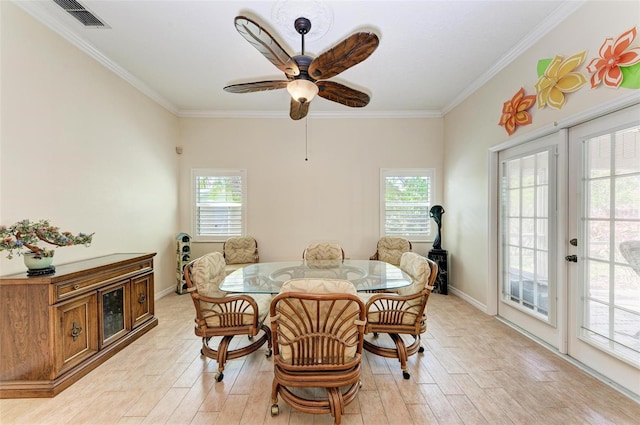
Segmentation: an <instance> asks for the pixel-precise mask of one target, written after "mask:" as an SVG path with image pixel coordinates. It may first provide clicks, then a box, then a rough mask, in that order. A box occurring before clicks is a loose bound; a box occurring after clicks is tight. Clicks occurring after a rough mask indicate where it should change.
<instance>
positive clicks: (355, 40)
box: [308, 32, 380, 80]
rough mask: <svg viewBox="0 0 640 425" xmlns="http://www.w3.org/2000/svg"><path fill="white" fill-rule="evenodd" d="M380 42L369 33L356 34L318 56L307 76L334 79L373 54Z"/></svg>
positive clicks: (310, 66) (318, 78) (317, 78)
mask: <svg viewBox="0 0 640 425" xmlns="http://www.w3.org/2000/svg"><path fill="white" fill-rule="evenodd" d="M379 43H380V40H379V39H378V36H377V35H375V34H374V33H371V32H357V33H355V34H352V35H350V36H349V37H347V38H345V39H344V40H343V41H341V42H340V43H338V44H336V45H335V46H334V47H332V48H331V49H330V50H327V51H326V52H324V53H322V54H320V56H318V57H317V58H315V59H314V60H313V61H312V62H311V65H309V70H308V72H309V75H310V76H311V77H312V78H314V79H316V80H327V79H329V78H331V77H335V76H336V75H338V74H340V73H341V72H342V71H344V70H345V69H348V68H351V67H352V66H354V65H357V64H359V63H360V62H362V61H363V60H365V59H366V58H368V57H369V56H371V53H373V52H374V51H375V50H376V48H377V47H378V44H379Z"/></svg>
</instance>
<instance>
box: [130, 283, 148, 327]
mask: <svg viewBox="0 0 640 425" xmlns="http://www.w3.org/2000/svg"><path fill="white" fill-rule="evenodd" d="M131 314H132V316H133V327H134V328H135V327H136V326H138V325H140V324H141V323H144V322H146V321H147V320H148V319H150V318H151V317H153V273H151V274H148V275H145V276H140V277H137V278H134V279H132V281H131Z"/></svg>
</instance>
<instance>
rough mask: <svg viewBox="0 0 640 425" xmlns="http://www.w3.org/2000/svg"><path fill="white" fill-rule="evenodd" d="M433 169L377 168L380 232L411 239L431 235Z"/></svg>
mask: <svg viewBox="0 0 640 425" xmlns="http://www.w3.org/2000/svg"><path fill="white" fill-rule="evenodd" d="M433 175H434V171H433V169H411V170H408V169H382V170H381V171H380V177H381V178H380V188H381V191H382V193H381V194H380V199H381V202H380V221H381V223H380V233H381V235H393V236H403V237H406V238H408V239H411V240H414V241H426V240H428V239H429V238H430V237H431V223H430V218H429V209H430V208H431V203H432V199H433Z"/></svg>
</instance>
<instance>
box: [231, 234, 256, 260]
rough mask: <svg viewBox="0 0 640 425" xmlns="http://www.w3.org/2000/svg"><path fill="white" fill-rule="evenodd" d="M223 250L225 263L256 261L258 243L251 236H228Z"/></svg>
mask: <svg viewBox="0 0 640 425" xmlns="http://www.w3.org/2000/svg"><path fill="white" fill-rule="evenodd" d="M223 250H224V258H225V260H226V262H227V264H243V263H255V262H257V252H258V244H257V242H256V240H255V239H254V238H253V237H251V236H242V237H234V238H229V239H227V240H226V242H225V243H224V248H223Z"/></svg>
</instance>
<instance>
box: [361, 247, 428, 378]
mask: <svg viewBox="0 0 640 425" xmlns="http://www.w3.org/2000/svg"><path fill="white" fill-rule="evenodd" d="M400 268H401V269H402V270H403V271H404V272H405V273H406V274H408V275H409V276H411V279H412V284H411V285H409V286H406V287H402V288H398V290H397V293H379V294H373V295H369V294H367V295H365V296H364V297H366V299H367V302H366V309H367V325H366V328H365V333H366V334H367V337H366V338H365V341H364V349H365V350H367V351H369V352H371V353H373V354H377V355H379V356H383V357H388V358H397V359H398V361H400V367H401V369H402V376H403V377H404V378H405V379H409V378H410V376H411V375H410V374H409V372H408V371H407V359H408V358H409V356H412V355H413V354H415V353H416V352H420V353H422V352H423V351H424V348H423V347H421V346H420V334H422V333H424V332H425V331H426V330H427V317H426V312H425V311H426V306H427V301H428V300H429V295H430V294H431V291H432V290H433V283H434V281H435V279H436V275H437V274H438V265H437V264H436V263H435V262H434V261H432V260H429V259H428V258H425V257H423V256H421V255H418V254H416V253H414V252H405V253H404V254H402V258H401V259H400ZM381 333H385V334H388V335H389V337H390V338H391V341H392V343H393V346H391V344H387V345H386V346H385V345H384V344H382V341H380V339H382V338H379V334H381ZM369 334H372V337H370V336H369ZM405 335H406V336H408V337H410V338H413V342H411V343H410V344H409V345H407V343H406V342H405V340H404V338H403V336H405Z"/></svg>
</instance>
